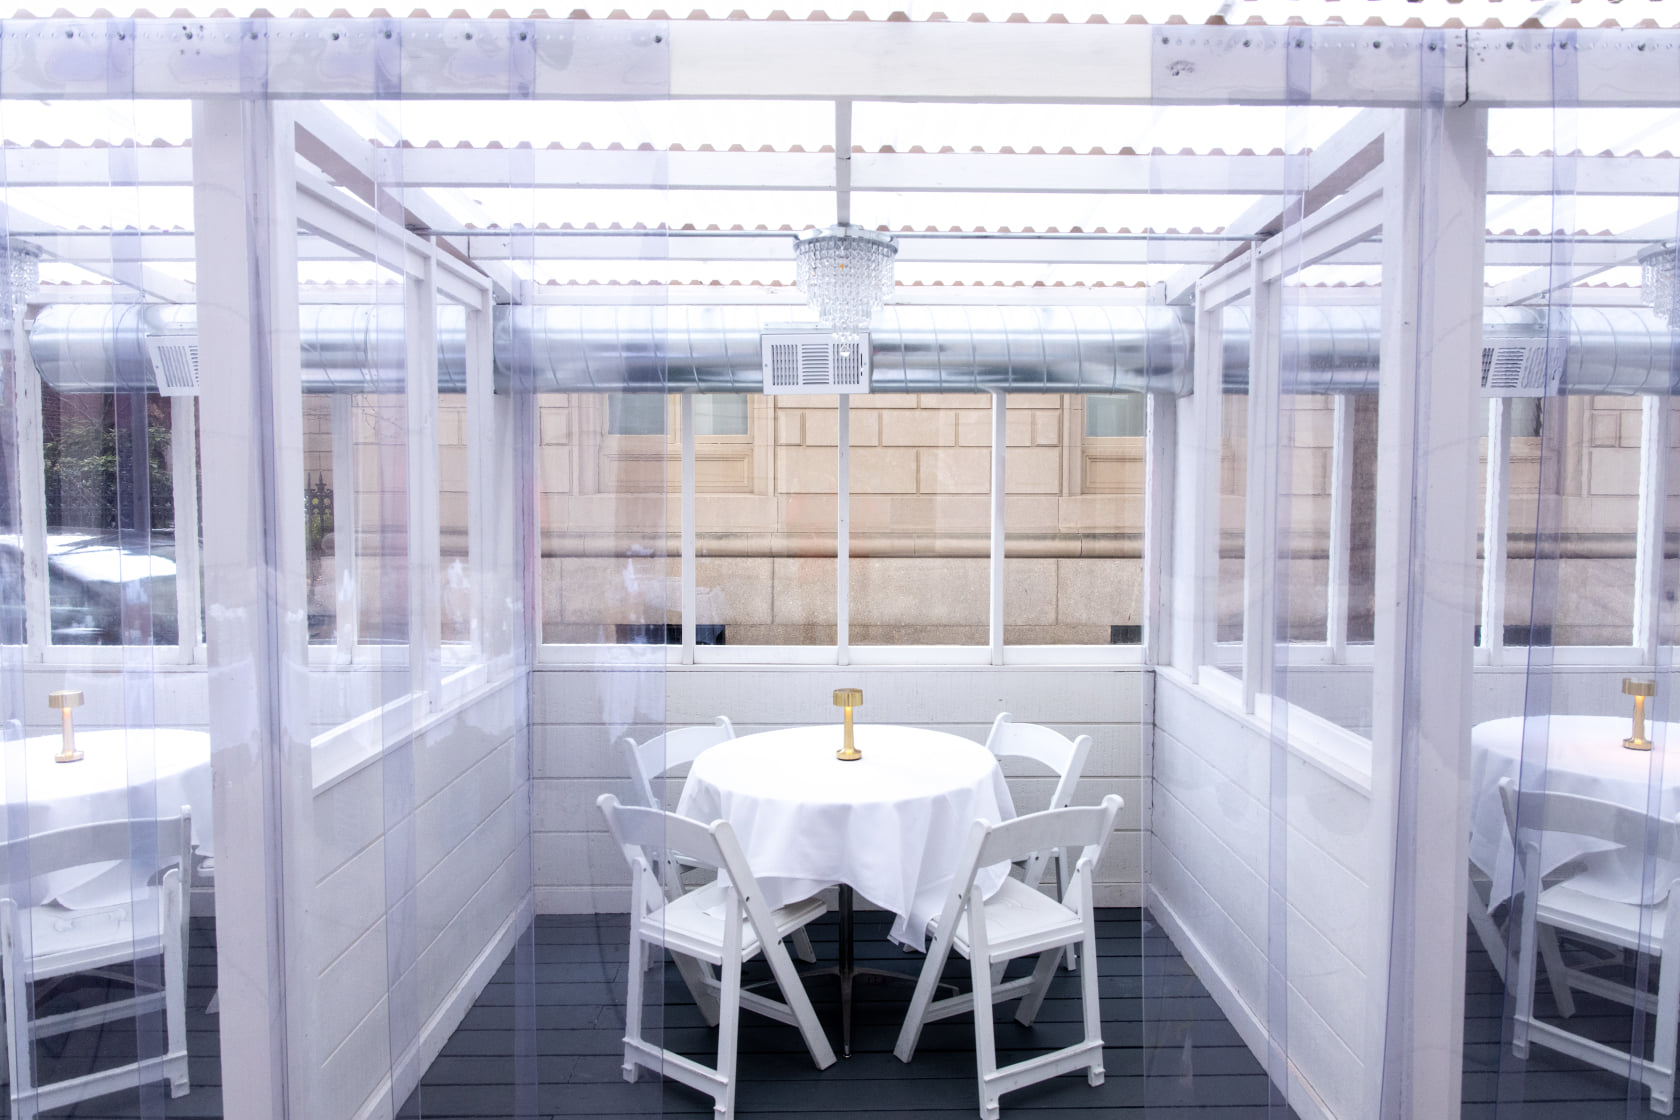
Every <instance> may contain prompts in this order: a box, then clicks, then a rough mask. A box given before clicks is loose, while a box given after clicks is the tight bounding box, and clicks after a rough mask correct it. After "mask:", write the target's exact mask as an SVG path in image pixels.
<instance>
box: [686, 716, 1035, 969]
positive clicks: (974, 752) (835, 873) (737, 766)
mask: <svg viewBox="0 0 1680 1120" xmlns="http://www.w3.org/2000/svg"><path fill="white" fill-rule="evenodd" d="M854 733H855V736H856V741H857V745H858V749H859V750H861V751H863V758H862V759H860V760H859V761H857V762H841V761H840V760H839V759H837V758H835V757H834V752H835V751H837V750H839V749H840V739H841V728H840V726H839V724H834V725H830V726H821V727H790V728H784V729H782V730H779V731H766V732H762V733H759V734H756V735H744V736H742V737H741V738H739V739H734V740H731V741H730V742H727V743H720V744H719V745H718V746H715V747H712V748H711V749H710V750H708V751H706V752H705V753H704V754H702V755H701V756H700V757H699V758H698V759H696V760H695V762H694V767H693V769H692V770H690V772H689V775H688V780H687V782H685V783H684V785H683V792H682V797H681V799H680V800H679V801H678V804H677V812H679V813H681V814H682V815H683V816H685V817H691V818H693V819H695V820H700V821H713V820H718V819H720V818H721V819H723V820H727V821H728V822H729V823H730V824H731V825H732V826H733V827H734V829H735V835H736V836H737V838H739V840H740V841H741V847H742V849H743V850H744V851H745V852H746V855H747V861H748V862H749V863H750V864H751V865H752V869H753V874H754V875H756V876H757V878H758V881H759V884H760V885H761V886H762V887H763V889H764V892H765V894H766V896H767V899H766V900H767V901H768V902H769V904H770V905H771V906H772V907H775V906H785V905H787V904H788V903H790V902H796V901H798V900H800V899H802V898H809V897H810V896H811V895H813V894H816V893H817V892H818V891H820V890H822V889H823V888H824V887H829V886H833V885H835V884H837V883H846V884H848V885H850V886H851V887H852V888H853V889H855V890H856V891H857V892H858V893H859V894H860V895H862V896H863V897H864V898H866V899H868V900H869V901H870V902H873V903H874V904H875V905H877V906H879V907H881V908H882V909H884V910H890V911H891V912H892V913H894V914H896V915H897V916H898V917H897V920H896V921H895V922H894V923H893V927H892V934H891V936H892V938H893V939H894V940H895V941H898V942H900V943H902V944H906V945H911V946H914V947H915V948H918V949H921V948H924V947H925V945H926V932H927V926H928V923H929V922H930V921H932V920H933V919H934V918H936V917H938V916H939V911H940V910H941V909H942V908H943V906H944V904H945V900H946V897H947V896H948V895H949V894H950V891H951V878H952V876H953V875H954V874H955V865H956V862H957V858H958V857H959V856H960V855H961V854H962V846H963V843H964V841H966V840H967V839H968V833H969V828H970V826H971V825H972V824H973V823H974V821H976V820H979V819H982V818H983V819H985V820H988V821H992V822H994V823H995V822H998V821H1005V820H1008V819H1010V818H1011V817H1013V816H1014V815H1015V808H1014V805H1013V803H1012V802H1011V801H1010V799H1009V786H1008V785H1007V784H1006V783H1005V781H1004V778H1003V771H1002V770H1000V769H999V768H998V764H997V760H996V759H994V758H993V757H992V754H991V752H990V751H988V750H986V748H985V747H982V746H980V745H979V744H978V743H974V742H970V741H969V740H967V739H963V738H960V737H958V736H956V735H949V734H946V733H945V732H942V731H929V730H925V729H923V728H916V727H894V726H889V725H882V724H859V725H857V727H856V728H855V729H854ZM1008 870H1009V868H1008V865H1007V864H999V865H997V866H995V867H988V868H984V869H982V870H981V872H980V874H979V876H978V877H977V878H976V882H977V884H978V885H979V887H980V889H981V891H982V892H983V893H984V894H985V895H990V894H991V893H992V892H994V891H996V890H997V889H998V887H1000V886H1001V885H1002V884H1003V880H1004V877H1005V876H1006V875H1007V874H1008Z"/></svg>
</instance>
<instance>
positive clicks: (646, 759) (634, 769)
mask: <svg viewBox="0 0 1680 1120" xmlns="http://www.w3.org/2000/svg"><path fill="white" fill-rule="evenodd" d="M733 738H735V726H734V724H732V723H730V722H729V717H728V716H719V717H717V719H715V720H713V721H712V722H711V723H709V724H702V725H700V726H698V727H673V728H672V729H671V730H669V731H667V732H665V733H664V734H663V735H655V736H654V737H653V738H651V739H649V740H648V741H647V742H645V743H639V744H638V743H637V742H636V740H634V739H632V738H630V737H629V736H628V735H626V736H625V737H624V738H622V739H620V740H619V741H618V742H619V747H620V748H621V749H622V750H623V751H624V754H625V758H626V759H627V761H628V762H629V764H630V779H631V781H632V782H633V783H634V784H635V786H636V797H637V800H638V802H639V803H640V804H641V805H642V806H643V807H645V808H648V809H669V810H675V809H676V807H677V793H678V792H679V791H680V790H681V786H680V785H679V786H678V787H677V790H674V791H671V790H668V791H667V792H669V793H670V795H671V796H670V797H669V799H668V800H667V799H664V798H661V797H660V796H659V791H657V790H655V789H654V785H653V784H654V782H655V781H656V780H657V779H660V778H663V777H664V776H665V775H666V774H667V773H669V772H670V771H672V770H675V769H676V768H677V767H679V766H686V765H688V764H689V763H691V762H693V761H694V760H695V759H697V758H699V757H700V753H701V752H702V751H704V750H706V749H707V748H708V747H715V746H717V745H718V744H719V743H726V742H728V741H729V740H730V739H733Z"/></svg>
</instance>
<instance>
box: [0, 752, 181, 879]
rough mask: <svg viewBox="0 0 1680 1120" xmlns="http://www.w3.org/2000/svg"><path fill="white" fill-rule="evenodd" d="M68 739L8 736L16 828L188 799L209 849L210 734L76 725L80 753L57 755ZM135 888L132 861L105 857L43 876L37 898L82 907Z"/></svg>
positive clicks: (159, 810) (169, 811)
mask: <svg viewBox="0 0 1680 1120" xmlns="http://www.w3.org/2000/svg"><path fill="white" fill-rule="evenodd" d="M63 742H64V739H63V736H62V735H61V734H59V733H58V732H54V733H53V734H51V735H37V736H33V737H31V738H28V739H24V740H23V741H22V742H21V743H7V744H5V747H6V752H5V755H4V757H3V758H0V801H3V803H4V804H5V806H6V810H7V813H8V816H9V821H10V827H11V828H12V829H14V830H16V834H17V835H19V836H31V835H36V834H39V833H42V832H52V831H55V830H57V829H61V828H70V827H72V826H74V825H81V824H96V823H99V822H102V821H121V820H130V819H134V818H138V817H169V816H174V815H175V814H176V813H178V812H180V810H181V807H182V806H187V807H188V808H190V809H191V811H192V831H193V845H194V847H196V848H197V849H198V851H199V853H200V854H201V855H209V854H210V852H211V837H212V834H213V830H212V828H211V823H210V796H211V794H210V736H209V735H208V734H206V733H205V732H202V731H184V730H179V729H176V728H115V729H109V730H102V731H78V732H77V733H76V749H78V750H80V751H81V752H82V758H80V759H78V760H77V761H75V762H55V761H54V760H53V756H54V755H56V754H57V753H58V752H59V749H60V748H61V747H62V746H63ZM18 813H21V814H22V819H21V822H20V820H19V817H18V815H17V814H18ZM132 890H133V886H132V884H131V883H130V882H129V875H128V870H127V867H126V866H125V865H124V864H121V863H106V864H90V865H88V866H86V867H79V868H76V869H74V870H72V871H66V872H60V873H56V874H54V875H50V876H42V877H41V880H40V881H38V882H37V883H36V884H35V886H34V890H33V892H32V893H33V894H34V895H35V896H36V899H35V901H42V902H44V901H53V902H57V903H58V904H60V905H61V906H66V907H69V908H71V909H82V908H96V907H102V906H109V905H112V904H114V903H118V902H122V901H126V900H127V899H128V898H129V896H130V894H131V893H132Z"/></svg>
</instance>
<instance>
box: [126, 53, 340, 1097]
mask: <svg viewBox="0 0 1680 1120" xmlns="http://www.w3.org/2000/svg"><path fill="white" fill-rule="evenodd" d="M127 26H129V27H134V26H137V25H136V24H128V25H127ZM193 137H194V141H195V143H194V146H193V179H194V188H193V216H194V225H195V227H196V228H197V229H198V231H199V234H200V245H201V247H202V250H203V252H202V256H201V258H200V260H199V263H198V275H199V278H200V279H201V280H202V281H203V284H202V287H201V288H200V299H199V301H198V335H199V351H200V355H201V358H202V361H203V362H204V365H205V368H207V369H209V370H212V371H214V373H215V376H211V377H207V378H205V381H204V388H203V396H202V397H201V398H200V401H201V405H202V408H203V422H202V425H201V428H202V432H203V440H204V448H203V451H204V455H203V460H204V462H203V472H204V481H205V485H204V522H205V524H206V525H209V526H212V527H213V529H212V531H211V532H209V533H207V534H206V539H205V549H204V574H205V595H206V598H207V600H208V602H209V603H210V605H211V607H212V609H211V610H210V611H209V612H208V617H207V619H206V622H207V629H208V633H207V635H206V639H207V644H208V659H209V668H210V673H211V677H212V679H213V680H214V681H215V682H216V686H215V687H213V688H211V689H210V735H211V741H212V743H213V744H214V745H215V750H214V751H213V752H212V754H211V770H212V774H213V778H214V781H215V788H216V805H215V810H216V811H215V829H216V862H217V869H216V870H217V874H216V922H217V938H218V940H219V941H220V943H221V952H222V954H223V959H224V960H229V961H239V962H242V967H239V968H232V969H223V970H222V971H221V975H220V977H219V984H220V986H219V993H220V994H219V999H220V1005H221V1018H220V1022H221V1051H222V1060H223V1063H224V1066H223V1069H222V1078H223V1083H224V1087H225V1089H226V1092H227V1093H228V1096H229V1099H230V1100H238V1101H239V1108H240V1111H241V1113H242V1114H243V1115H247V1116H250V1117H254V1118H266V1120H286V1118H287V1117H290V1116H298V1115H323V1114H325V1113H326V1112H328V1111H330V1109H328V1108H326V1107H325V1106H324V1105H321V1104H319V1103H318V1102H316V1101H314V1100H313V1099H312V1097H313V1095H314V1093H315V1092H316V1091H317V1090H316V1086H317V1085H318V1084H319V1081H320V1079H319V1077H318V1076H317V1070H316V1069H315V1068H314V1067H313V1066H312V1062H311V1057H312V1056H313V1055H312V1050H313V1044H312V1041H311V1039H312V1033H311V1031H310V1029H309V1023H310V1021H311V1018H312V1015H311V1009H310V999H311V998H312V997H314V996H317V995H318V994H319V992H318V988H319V985H318V983H317V981H318V976H317V975H316V969H315V967H313V959H314V958H313V956H312V955H311V951H310V941H309V937H308V934H307V931H308V929H309V928H310V926H311V922H310V918H309V916H310V913H311V908H310V906H309V905H308V899H309V895H310V892H311V891H312V890H313V888H314V886H315V870H316V869H315V868H314V867H313V860H312V859H311V858H310V852H311V849H312V846H313V844H314V841H315V829H314V823H313V822H314V817H313V808H314V798H313V782H312V759H311V755H310V713H309V687H308V658H307V641H308V636H307V632H306V617H307V611H306V607H305V603H304V601H303V600H304V586H305V579H306V575H305V545H304V524H303V513H304V510H303V501H302V486H303V433H302V415H301V412H300V410H299V408H298V401H299V399H300V398H299V394H300V393H301V386H302V381H301V372H300V368H299V366H300V350H299V345H298V326H297V323H298V320H297V303H296V295H295V293H296V290H297V271H296V264H295V261H294V258H293V256H292V253H293V248H294V246H295V244H296V241H297V222H296V220H295V218H294V217H293V213H292V204H293V200H294V198H295V194H296V192H295V191H294V190H293V189H292V183H291V174H292V172H291V169H292V168H293V167H294V166H295V162H296V161H295V157H294V155H293V143H292V120H291V110H290V108H289V107H288V106H287V105H286V104H285V103H284V102H278V101H269V100H264V99H260V98H259V99H232V98H226V99H212V100H200V101H196V102H194V104H193Z"/></svg>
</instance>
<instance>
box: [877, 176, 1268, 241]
mask: <svg viewBox="0 0 1680 1120" xmlns="http://www.w3.org/2000/svg"><path fill="white" fill-rule="evenodd" d="M1226 185H1227V184H1209V187H1210V188H1211V189H1213V190H1218V189H1219V188H1221V187H1224V186H1226ZM1230 185H1232V186H1234V185H1236V184H1230ZM1254 199H1255V196H1254V195H1242V194H1187V195H1102V194H1001V193H1000V194H982V193H961V192H955V191H927V192H886V191H859V192H856V193H854V194H853V195H852V220H853V221H855V222H858V223H859V224H861V225H865V226H886V227H887V228H889V229H898V228H900V227H901V226H910V227H911V228H912V229H923V228H926V227H928V226H932V227H934V228H937V229H948V228H950V227H951V226H959V227H961V228H963V229H974V228H983V229H991V230H999V229H1009V230H1012V231H1017V232H1018V231H1020V230H1023V229H1028V228H1031V229H1033V230H1038V231H1043V230H1047V229H1050V228H1052V227H1054V228H1056V229H1060V230H1067V229H1071V228H1073V227H1075V226H1077V227H1079V228H1081V229H1085V230H1092V229H1095V228H1097V227H1098V226H1101V227H1104V228H1106V229H1110V230H1117V229H1133V230H1142V229H1156V230H1164V229H1182V230H1191V229H1195V228H1200V229H1202V230H1205V231H1208V232H1212V231H1215V230H1219V229H1222V228H1223V227H1224V226H1225V224H1226V223H1227V222H1229V221H1230V220H1231V219H1233V218H1235V217H1236V216H1237V215H1239V214H1241V213H1242V212H1243V211H1244V210H1246V209H1247V208H1248V207H1249V206H1250V205H1251V204H1252V203H1253V202H1254Z"/></svg>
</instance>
